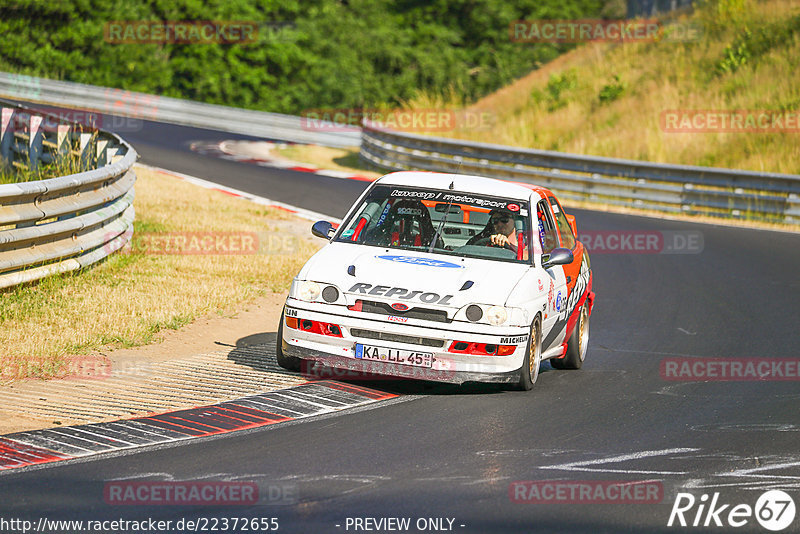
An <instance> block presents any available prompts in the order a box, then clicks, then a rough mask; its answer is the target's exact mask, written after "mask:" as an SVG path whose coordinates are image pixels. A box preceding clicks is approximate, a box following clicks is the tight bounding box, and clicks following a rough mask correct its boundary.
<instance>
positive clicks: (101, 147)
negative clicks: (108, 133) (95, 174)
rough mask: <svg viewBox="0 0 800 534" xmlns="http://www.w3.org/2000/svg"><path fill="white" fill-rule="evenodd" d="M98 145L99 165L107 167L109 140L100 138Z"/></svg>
mask: <svg viewBox="0 0 800 534" xmlns="http://www.w3.org/2000/svg"><path fill="white" fill-rule="evenodd" d="M96 146H97V167H105V166H106V165H108V160H107V159H106V158H108V140H107V139H98V140H97V142H96Z"/></svg>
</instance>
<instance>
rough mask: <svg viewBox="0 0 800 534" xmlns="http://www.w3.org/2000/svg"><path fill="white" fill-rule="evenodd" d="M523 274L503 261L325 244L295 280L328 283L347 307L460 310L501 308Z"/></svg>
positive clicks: (521, 268) (523, 267) (517, 266)
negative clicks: (383, 304) (373, 304)
mask: <svg viewBox="0 0 800 534" xmlns="http://www.w3.org/2000/svg"><path fill="white" fill-rule="evenodd" d="M351 266H352V267H351ZM528 269H529V266H527V265H523V264H518V263H509V262H503V261H494V260H484V259H476V258H461V257H456V256H447V255H443V254H427V253H421V252H416V251H406V250H390V249H385V248H378V247H366V246H358V245H351V244H347V243H331V244H329V245H327V246H325V247H324V248H322V249H321V250H320V251H319V252H317V254H315V255H314V256H313V257H312V258H311V259H310V260H309V261H308V263H306V265H305V266H304V267H303V269H302V270H301V271H300V274H299V275H298V278H300V279H304V280H313V281H315V282H321V283H329V284H334V285H336V286H337V287H338V288H339V289H340V290H341V291H343V292H344V294H345V295H347V297H348V302H352V301H354V300H355V299H356V298H363V299H368V300H380V301H387V302H400V303H407V304H408V305H409V306H418V305H420V303H422V304H428V305H431V306H434V305H435V306H443V307H449V308H461V307H463V306H465V305H467V304H471V303H477V304H499V305H503V304H505V302H506V300H507V299H508V296H509V295H510V293H511V291H512V290H513V289H514V286H516V285H517V282H519V280H520V278H521V277H522V276H523V274H524V273H525V272H526V271H527V270H528ZM348 270H349V271H351V272H352V273H353V274H350V273H348ZM470 282H471V284H470ZM465 286H466V287H465Z"/></svg>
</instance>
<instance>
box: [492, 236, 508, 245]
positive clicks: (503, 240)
mask: <svg viewBox="0 0 800 534" xmlns="http://www.w3.org/2000/svg"><path fill="white" fill-rule="evenodd" d="M489 239H491V240H492V245H494V246H496V247H505V246H509V245H510V244H511V242H510V241H509V240H508V237H507V236H504V235H503V234H495V235H493V236H491V237H490V238H489Z"/></svg>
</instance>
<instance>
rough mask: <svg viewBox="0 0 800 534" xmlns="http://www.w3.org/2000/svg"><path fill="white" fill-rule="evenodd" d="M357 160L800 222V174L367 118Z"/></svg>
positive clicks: (600, 197)
mask: <svg viewBox="0 0 800 534" xmlns="http://www.w3.org/2000/svg"><path fill="white" fill-rule="evenodd" d="M360 155H361V158H363V159H364V160H366V161H368V162H370V163H372V164H374V165H377V166H379V167H382V168H384V169H389V170H428V171H443V172H458V173H463V174H478V175H482V176H491V177H494V178H501V179H504V180H514V181H520V182H528V183H536V184H538V185H542V186H545V187H548V188H549V189H552V190H553V191H554V192H556V193H558V194H559V196H560V197H563V198H569V199H572V200H580V201H588V202H593V203H601V204H610V205H620V206H628V207H635V208H643V209H651V210H656V211H661V212H668V213H684V214H691V215H710V216H714V217H736V218H747V219H751V220H759V221H767V222H778V223H787V224H797V223H800V176H796V175H791V174H776V173H758V172H751V171H738V170H730V169H719V168H712V167H694V166H688V165H667V164H661V163H650V162H646V161H635V160H624V159H615V158H603V157H598V156H580V155H574V154H566V153H563V152H551V151H546V150H534V149H523V148H514V147H508V146H503V145H493V144H486V143H476V142H471V141H462V140H458V139H446V138H440V137H428V136H424V135H415V134H409V133H402V132H396V131H392V130H389V129H386V128H383V127H381V126H380V125H377V124H374V123H369V122H365V124H364V126H363V127H362V142H361V151H360Z"/></svg>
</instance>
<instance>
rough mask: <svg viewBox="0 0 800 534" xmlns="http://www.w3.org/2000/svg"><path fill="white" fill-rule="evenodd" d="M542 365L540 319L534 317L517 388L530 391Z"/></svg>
mask: <svg viewBox="0 0 800 534" xmlns="http://www.w3.org/2000/svg"><path fill="white" fill-rule="evenodd" d="M541 363H542V318H541V317H540V316H538V315H537V316H536V318H535V319H534V320H533V323H532V324H531V333H530V335H529V336H528V346H527V347H526V349H525V359H524V360H523V362H522V368H521V369H520V376H519V383H518V384H517V386H518V387H519V389H521V390H523V391H530V390H531V389H533V385H534V384H535V383H536V379H537V378H539V366H540V365H541Z"/></svg>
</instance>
